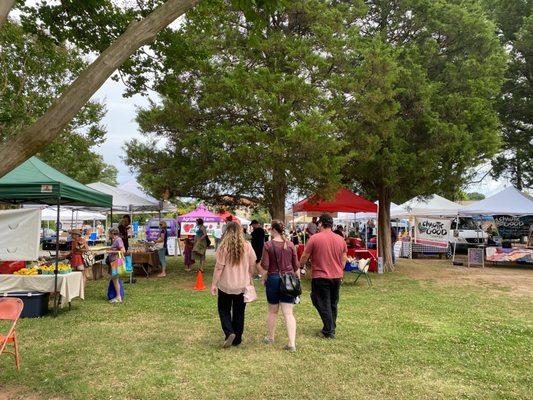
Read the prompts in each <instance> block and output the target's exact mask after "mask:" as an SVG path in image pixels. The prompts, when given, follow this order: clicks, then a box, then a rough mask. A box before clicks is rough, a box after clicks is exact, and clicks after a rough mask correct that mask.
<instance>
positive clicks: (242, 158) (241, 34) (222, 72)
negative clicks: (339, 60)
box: [126, 0, 344, 218]
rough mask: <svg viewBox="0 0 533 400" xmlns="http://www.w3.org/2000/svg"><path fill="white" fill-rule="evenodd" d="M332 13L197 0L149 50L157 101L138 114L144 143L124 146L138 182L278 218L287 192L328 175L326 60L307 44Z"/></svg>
mask: <svg viewBox="0 0 533 400" xmlns="http://www.w3.org/2000/svg"><path fill="white" fill-rule="evenodd" d="M340 18H341V14H340V13H339V9H337V8H331V7H329V6H328V4H326V3H325V2H322V1H318V0H316V1H314V0H313V1H293V2H291V5H290V6H289V7H288V8H287V9H286V10H283V11H277V12H275V13H274V14H272V15H271V17H270V18H268V23H267V24H266V25H265V23H264V20H259V21H257V20H254V19H248V18H246V16H245V14H244V13H242V12H241V11H239V10H237V9H235V8H234V7H232V5H231V2H228V1H222V0H210V1H205V2H203V3H202V5H200V6H199V7H197V8H196V9H195V10H194V11H193V12H191V13H190V14H188V16H187V20H186V21H185V22H184V24H183V25H182V27H181V29H180V30H179V31H178V32H167V34H166V36H165V41H164V42H163V41H162V42H161V43H160V44H161V45H160V47H159V48H158V52H157V54H158V56H159V59H158V60H157V62H158V63H159V64H160V66H161V67H160V68H159V69H158V71H157V75H158V80H157V84H156V89H157V92H158V93H159V94H160V96H161V99H162V101H161V104H153V105H152V106H151V107H150V108H149V109H145V110H141V111H140V112H139V114H138V118H137V120H138V122H139V124H140V127H141V130H142V132H143V133H146V134H149V135H151V137H152V138H153V140H151V141H139V140H134V141H133V142H131V143H129V144H128V145H127V146H126V150H127V159H126V162H127V164H128V165H129V166H130V167H131V168H132V170H133V171H134V172H135V173H137V174H139V182H140V183H141V184H142V185H143V186H145V187H148V188H150V191H152V192H156V193H160V192H164V191H165V190H169V191H170V193H171V195H172V196H193V197H198V198H202V199H206V200H211V201H216V202H218V203H224V202H230V203H235V202H237V203H238V202H239V201H241V200H242V199H245V200H248V201H251V202H253V203H255V204H261V205H263V206H265V207H266V208H267V209H268V210H269V212H270V214H271V216H272V217H276V218H284V209H285V200H286V197H287V195H288V194H289V192H290V191H292V190H297V191H300V192H302V193H305V194H307V193H310V192H312V191H314V190H315V189H316V188H317V187H324V186H328V185H331V184H332V183H335V182H338V181H339V178H340V168H341V166H342V164H343V162H344V156H342V155H341V153H342V152H341V143H340V141H339V140H338V136H337V135H336V132H335V127H334V125H333V124H331V123H330V121H329V118H328V117H329V115H328V114H327V112H324V110H325V109H327V103H328V102H329V98H328V93H327V91H326V90H324V87H325V81H326V78H327V75H328V70H329V68H330V67H331V65H330V63H329V62H328V56H327V55H326V54H321V53H320V52H318V51H317V49H319V48H320V47H321V46H322V41H323V40H326V39H325V38H326V37H327V36H329V35H331V33H332V32H333V31H334V29H335V26H336V25H337V24H338V21H339V19H340Z"/></svg>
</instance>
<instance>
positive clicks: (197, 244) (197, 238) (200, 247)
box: [192, 218, 207, 272]
mask: <svg viewBox="0 0 533 400" xmlns="http://www.w3.org/2000/svg"><path fill="white" fill-rule="evenodd" d="M206 251H207V229H205V226H204V220H203V219H202V218H198V219H197V220H196V233H195V235H194V246H193V248H192V256H193V259H194V261H198V263H199V264H200V265H199V266H198V270H199V271H200V272H204V265H205V252H206Z"/></svg>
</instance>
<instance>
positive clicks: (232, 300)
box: [218, 289, 246, 346]
mask: <svg viewBox="0 0 533 400" xmlns="http://www.w3.org/2000/svg"><path fill="white" fill-rule="evenodd" d="M245 308H246V303H245V302H244V294H243V293H241V294H228V293H224V292H223V291H222V290H220V289H219V290H218V315H219V317H220V323H221V325H222V330H223V331H224V335H226V338H227V337H228V336H229V335H230V334H232V333H234V334H235V340H234V341H233V345H234V346H237V345H239V344H240V343H241V341H242V332H243V331H244V310H245Z"/></svg>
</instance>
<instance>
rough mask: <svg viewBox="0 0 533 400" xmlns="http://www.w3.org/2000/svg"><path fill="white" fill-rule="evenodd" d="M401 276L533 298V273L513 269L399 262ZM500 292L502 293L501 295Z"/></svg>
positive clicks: (442, 262) (448, 263) (446, 262)
mask: <svg viewBox="0 0 533 400" xmlns="http://www.w3.org/2000/svg"><path fill="white" fill-rule="evenodd" d="M398 272H399V273H400V274H401V275H405V276H408V277H410V278H412V279H418V280H429V281H432V282H436V283H438V284H442V285H481V286H488V287H490V286H493V287H494V286H496V287H500V288H501V289H506V290H507V289H510V290H509V291H508V292H505V294H509V295H515V296H533V269H519V268H512V267H498V268H496V267H486V268H467V267H457V266H452V265H451V262H450V261H445V260H405V259H402V260H399V262H398ZM500 292H501V291H500Z"/></svg>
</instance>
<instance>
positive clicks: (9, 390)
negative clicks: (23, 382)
mask: <svg viewBox="0 0 533 400" xmlns="http://www.w3.org/2000/svg"><path fill="white" fill-rule="evenodd" d="M0 400H61V399H60V398H59V397H50V396H49V395H45V394H42V393H32V392H29V391H28V390H27V389H25V388H23V387H21V386H5V385H2V384H0Z"/></svg>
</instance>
